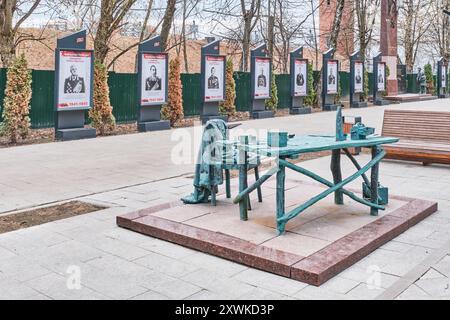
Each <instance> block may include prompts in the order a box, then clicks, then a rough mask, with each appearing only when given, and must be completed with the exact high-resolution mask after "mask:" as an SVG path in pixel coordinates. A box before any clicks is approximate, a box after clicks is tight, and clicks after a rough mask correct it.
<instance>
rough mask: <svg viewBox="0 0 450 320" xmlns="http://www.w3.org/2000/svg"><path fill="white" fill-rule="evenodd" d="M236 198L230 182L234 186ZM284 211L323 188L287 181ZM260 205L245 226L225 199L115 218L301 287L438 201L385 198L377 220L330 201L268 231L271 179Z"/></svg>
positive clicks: (349, 203)
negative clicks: (279, 231) (280, 228)
mask: <svg viewBox="0 0 450 320" xmlns="http://www.w3.org/2000/svg"><path fill="white" fill-rule="evenodd" d="M233 184H234V187H233V192H234V193H233V194H236V191H237V187H236V182H234V183H233ZM286 188H287V192H286V206H287V208H288V209H289V208H293V207H294V206H297V205H298V204H299V203H302V202H304V201H306V200H307V199H309V198H311V197H312V196H314V195H316V194H317V193H318V192H320V191H323V190H324V189H323V188H322V186H319V185H317V184H315V183H308V182H304V181H297V180H287V182H286ZM263 195H264V202H263V203H258V202H257V201H256V199H255V198H253V197H252V205H253V210H252V211H251V212H250V216H249V221H245V222H244V221H240V220H239V206H237V205H233V204H232V201H231V200H230V199H226V198H225V196H224V195H219V196H218V205H217V206H216V207H213V206H211V205H210V204H199V205H189V206H186V205H183V204H182V203H181V202H175V203H167V204H163V205H159V206H156V207H152V208H148V209H144V210H140V211H137V212H133V213H130V214H125V215H122V216H119V217H117V224H118V225H119V226H120V227H123V228H126V229H129V230H132V231H135V232H139V233H142V234H145V235H149V236H152V237H155V238H159V239H162V240H166V241H170V242H173V243H176V244H179V245H182V246H185V247H188V248H191V249H195V250H198V251H202V252H205V253H208V254H211V255H214V256H218V257H221V258H224V259H228V260H231V261H234V262H237V263H241V264H244V265H247V266H249V267H253V268H257V269H261V270H264V271H267V272H271V273H274V274H278V275H281V276H284V277H288V278H292V279H296V280H299V281H302V282H306V283H308V284H312V285H316V286H320V285H321V284H323V283H324V282H326V281H327V280H329V279H331V278H332V277H334V276H335V275H337V274H339V273H340V272H342V271H343V270H345V269H346V268H348V267H349V266H351V265H353V264H354V263H356V262H357V261H359V260H360V259H362V258H363V257H365V256H367V255H368V254H369V253H370V252H372V251H373V250H375V249H376V248H378V247H380V246H381V245H383V244H384V243H386V242H388V241H389V240H391V239H393V238H395V237H396V236H398V235H400V234H401V233H403V232H404V231H406V230H407V229H409V228H410V227H412V226H413V225H415V224H416V223H418V222H419V221H421V220H423V219H424V218H426V217H427V216H429V215H431V214H432V213H434V212H435V211H436V210H437V203H435V202H430V201H425V200H418V199H409V198H404V197H396V196H391V200H390V204H389V206H388V207H387V210H386V211H385V212H382V213H380V216H378V217H372V216H370V215H369V211H370V210H369V209H368V208H367V207H365V206H363V205H360V204H359V203H356V202H354V201H353V200H351V199H345V205H343V206H336V205H335V204H334V197H333V196H330V197H328V198H326V199H324V200H322V201H320V202H319V203H318V204H316V205H315V206H313V207H312V208H310V209H308V210H307V211H305V212H304V213H303V214H302V215H300V216H299V217H297V218H295V219H293V220H291V221H290V222H289V223H288V225H287V228H286V230H287V232H286V234H284V235H281V236H278V235H277V232H276V228H275V181H273V180H269V182H268V183H266V184H264V186H263Z"/></svg>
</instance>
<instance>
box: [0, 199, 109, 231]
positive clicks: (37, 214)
mask: <svg viewBox="0 0 450 320" xmlns="http://www.w3.org/2000/svg"><path fill="white" fill-rule="evenodd" d="M103 209H106V207H101V206H97V205H94V204H90V203H85V202H81V201H71V202H67V203H64V204H59V205H55V206H50V207H45V208H39V209H34V210H30V211H25V212H20V213H14V214H9V215H4V216H0V234H2V233H7V232H11V231H15V230H19V229H25V228H29V227H33V226H37V225H40V224H44V223H47V222H52V221H57V220H62V219H67V218H70V217H75V216H79V215H83V214H86V213H90V212H95V211H99V210H103Z"/></svg>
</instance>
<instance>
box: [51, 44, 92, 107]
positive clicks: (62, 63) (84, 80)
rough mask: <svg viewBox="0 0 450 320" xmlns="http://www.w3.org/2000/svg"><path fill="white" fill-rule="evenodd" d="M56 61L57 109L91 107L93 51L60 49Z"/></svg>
mask: <svg viewBox="0 0 450 320" xmlns="http://www.w3.org/2000/svg"><path fill="white" fill-rule="evenodd" d="M56 62H57V64H56V65H57V70H56V72H57V80H58V84H57V95H58V101H57V109H58V110H71V109H77V110H87V109H89V108H90V107H91V103H92V101H91V96H92V91H91V88H92V79H93V68H92V62H93V53H92V52H91V51H81V50H80V51H70V50H60V51H59V53H58V56H57V61H56Z"/></svg>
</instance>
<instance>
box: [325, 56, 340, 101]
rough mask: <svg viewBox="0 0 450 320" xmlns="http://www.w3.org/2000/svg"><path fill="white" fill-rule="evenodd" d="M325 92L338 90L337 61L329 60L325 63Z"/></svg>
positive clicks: (332, 92)
mask: <svg viewBox="0 0 450 320" xmlns="http://www.w3.org/2000/svg"><path fill="white" fill-rule="evenodd" d="M326 81H327V94H337V92H338V61H337V60H329V61H328V63H327V79H326Z"/></svg>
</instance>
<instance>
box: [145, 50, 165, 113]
mask: <svg viewBox="0 0 450 320" xmlns="http://www.w3.org/2000/svg"><path fill="white" fill-rule="evenodd" d="M140 72H141V84H140V86H141V98H140V104H141V106H151V105H161V104H165V103H167V87H166V85H167V54H164V53H141V70H140Z"/></svg>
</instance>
